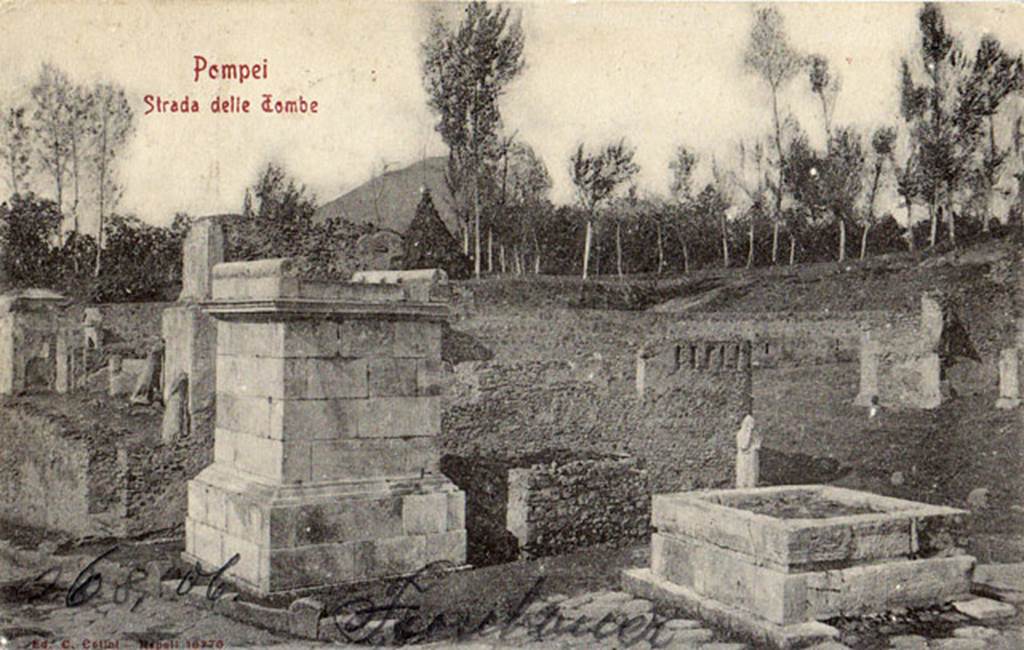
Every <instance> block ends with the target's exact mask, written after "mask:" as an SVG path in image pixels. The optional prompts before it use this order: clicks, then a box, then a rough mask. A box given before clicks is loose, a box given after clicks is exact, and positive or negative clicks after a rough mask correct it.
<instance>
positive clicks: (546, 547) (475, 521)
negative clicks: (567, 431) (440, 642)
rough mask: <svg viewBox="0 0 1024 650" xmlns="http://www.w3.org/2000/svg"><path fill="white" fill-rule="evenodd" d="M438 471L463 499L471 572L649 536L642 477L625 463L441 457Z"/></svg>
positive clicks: (597, 457) (566, 453)
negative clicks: (520, 559)
mask: <svg viewBox="0 0 1024 650" xmlns="http://www.w3.org/2000/svg"><path fill="white" fill-rule="evenodd" d="M441 470H442V472H444V474H445V475H446V476H448V477H449V478H451V479H452V481H453V482H454V483H455V484H456V485H458V486H459V488H460V489H462V490H463V491H465V493H466V533H467V549H466V551H467V559H468V561H469V562H470V563H471V564H474V565H490V564H497V563H502V562H511V561H513V560H515V559H518V558H520V557H523V556H527V557H529V556H540V555H557V554H559V553H565V552H568V551H571V550H573V549H578V548H584V547H587V546H592V545H595V544H614V545H621V544H629V543H633V542H635V541H637V540H638V539H645V538H646V536H647V534H648V532H649V521H650V500H651V497H650V487H649V485H648V480H647V473H646V471H644V470H643V469H641V468H640V467H639V466H638V464H637V462H636V460H635V459H633V458H630V457H628V456H624V455H610V454H587V453H583V452H579V451H574V450H546V451H542V452H539V453H534V454H527V455H522V456H516V457H508V458H499V457H495V456H475V457H473V456H468V457H463V456H453V455H448V456H445V457H444V458H443V459H442V463H441Z"/></svg>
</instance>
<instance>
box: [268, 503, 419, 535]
mask: <svg viewBox="0 0 1024 650" xmlns="http://www.w3.org/2000/svg"><path fill="white" fill-rule="evenodd" d="M402 533H403V527H402V498H401V497H398V496H386V497H376V498H344V497H339V498H336V499H334V500H332V501H330V502H314V503H308V504H303V505H299V506H292V507H279V508H274V509H273V510H272V512H271V514H270V543H271V544H272V545H273V546H275V547H290V546H307V545H311V544H326V543H330V542H356V541H367V540H374V539H379V538H386V537H398V536H400V535H402Z"/></svg>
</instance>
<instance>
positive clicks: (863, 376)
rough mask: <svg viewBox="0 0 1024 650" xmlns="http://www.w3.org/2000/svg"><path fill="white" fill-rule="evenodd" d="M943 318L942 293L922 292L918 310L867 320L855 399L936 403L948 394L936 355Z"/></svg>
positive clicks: (920, 404) (926, 406)
mask: <svg viewBox="0 0 1024 650" xmlns="http://www.w3.org/2000/svg"><path fill="white" fill-rule="evenodd" d="M945 320H946V315H945V314H944V312H943V307H942V305H941V304H940V297H939V296H935V295H931V294H927V293H926V294H924V295H922V296H921V313H920V316H914V315H912V314H900V315H896V316H893V317H892V318H890V319H887V320H886V321H884V322H879V323H871V324H870V325H865V326H864V328H863V331H862V333H861V343H860V387H859V390H858V393H857V397H856V398H855V399H854V404H855V405H857V406H871V405H872V404H876V403H877V404H878V405H879V406H884V407H896V408H900V407H902V408H919V409H934V408H938V407H939V406H940V405H941V404H942V402H943V400H944V398H945V397H946V396H945V395H944V394H943V386H942V360H941V358H940V357H939V350H940V348H941V346H942V343H943V327H944V323H945Z"/></svg>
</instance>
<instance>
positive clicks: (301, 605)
mask: <svg viewBox="0 0 1024 650" xmlns="http://www.w3.org/2000/svg"><path fill="white" fill-rule="evenodd" d="M323 617H324V604H323V603H322V602H320V601H319V600H316V599H315V598H297V599H295V600H293V601H292V604H291V605H289V606H288V632H289V633H290V634H292V635H293V636H297V637H301V638H304V639H316V638H318V636H319V627H320V619H321V618H323Z"/></svg>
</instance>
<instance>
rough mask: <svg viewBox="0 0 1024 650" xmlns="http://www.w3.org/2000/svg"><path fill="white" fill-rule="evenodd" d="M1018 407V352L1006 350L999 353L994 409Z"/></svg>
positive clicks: (1011, 349)
mask: <svg viewBox="0 0 1024 650" xmlns="http://www.w3.org/2000/svg"><path fill="white" fill-rule="evenodd" d="M1018 406H1020V352H1018V351H1017V348H1007V349H1005V350H1002V351H1001V352H1000V353H999V399H998V400H996V408H1000V409H1012V408H1016V407H1018Z"/></svg>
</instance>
